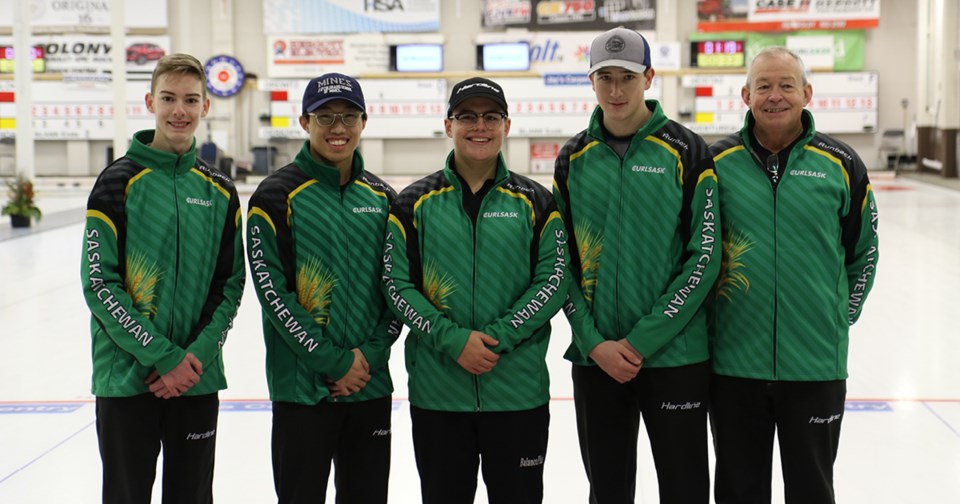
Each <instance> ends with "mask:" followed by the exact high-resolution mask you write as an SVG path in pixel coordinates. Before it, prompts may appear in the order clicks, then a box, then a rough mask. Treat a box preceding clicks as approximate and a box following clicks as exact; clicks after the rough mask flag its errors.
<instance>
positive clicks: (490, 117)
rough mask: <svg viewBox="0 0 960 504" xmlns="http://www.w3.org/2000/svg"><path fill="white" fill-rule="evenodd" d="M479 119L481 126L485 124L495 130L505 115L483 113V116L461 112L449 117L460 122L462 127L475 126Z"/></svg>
mask: <svg viewBox="0 0 960 504" xmlns="http://www.w3.org/2000/svg"><path fill="white" fill-rule="evenodd" d="M481 118H482V119H483V124H486V125H487V126H490V127H491V128H496V127H498V126H500V124H501V123H503V120H504V119H506V118H507V114H505V113H503V112H485V113H483V114H477V113H475V112H462V113H460V114H455V115H451V116H450V117H449V119H456V120H458V121H460V122H461V123H463V125H464V126H476V125H477V122H478V121H479V120H480V119H481Z"/></svg>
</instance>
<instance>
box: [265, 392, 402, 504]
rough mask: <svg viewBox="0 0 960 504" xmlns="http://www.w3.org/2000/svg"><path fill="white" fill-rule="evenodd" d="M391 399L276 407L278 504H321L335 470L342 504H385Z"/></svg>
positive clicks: (274, 410) (339, 503)
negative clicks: (331, 471)
mask: <svg viewBox="0 0 960 504" xmlns="http://www.w3.org/2000/svg"><path fill="white" fill-rule="evenodd" d="M392 405H393V401H392V399H391V398H390V397H389V396H388V397H382V398H379V399H371V400H369V401H360V402H344V401H331V400H327V399H324V400H323V401H320V402H319V403H318V404H316V405H312V406H308V405H303V404H296V403H290V402H280V401H276V402H274V403H273V441H272V448H273V486H274V489H275V490H276V492H277V500H278V502H279V503H280V504H287V503H291V504H293V503H307V502H309V503H323V502H325V501H326V496H327V480H328V479H329V478H330V461H331V460H332V461H333V464H334V466H335V467H336V469H335V472H334V479H333V481H334V485H336V488H337V503H338V504H385V503H386V502H387V481H388V480H389V478H390V440H391V432H390V413H391V408H392Z"/></svg>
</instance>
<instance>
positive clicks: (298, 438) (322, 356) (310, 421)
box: [247, 73, 402, 504]
mask: <svg viewBox="0 0 960 504" xmlns="http://www.w3.org/2000/svg"><path fill="white" fill-rule="evenodd" d="M366 124H367V114H366V102H365V101H364V98H363V90H362V88H361V87H360V83H359V82H358V81H357V80H356V79H354V78H353V77H349V76H347V75H343V74H339V73H328V74H325V75H321V76H320V77H317V78H314V79H312V80H311V81H310V82H309V83H308V84H307V87H306V89H304V92H303V109H302V115H301V116H300V126H301V127H302V128H303V130H304V131H306V132H307V134H308V135H309V138H308V139H307V140H306V141H305V142H304V143H303V147H302V148H301V149H300V152H299V153H298V154H297V156H296V158H294V160H293V162H292V163H290V164H288V165H287V166H284V167H283V168H280V169H279V170H277V171H276V172H275V173H273V174H271V175H270V176H268V177H267V178H266V179H265V180H264V181H263V182H262V183H261V184H260V186H259V187H258V188H257V190H256V192H254V194H253V196H251V198H250V205H249V212H248V218H247V232H248V236H249V237H250V239H249V241H248V242H247V245H248V248H247V256H248V258H249V260H250V265H251V266H250V268H251V271H252V272H254V277H255V278H256V281H255V282H254V285H255V289H256V292H257V298H258V300H259V301H260V304H261V307H262V317H263V333H264V340H265V342H266V347H267V350H266V353H267V383H268V385H269V390H270V399H271V400H272V401H273V436H272V450H273V479H274V488H275V489H276V492H277V500H278V502H280V503H291V502H323V501H324V498H325V496H326V493H327V481H328V479H329V475H330V463H331V461H332V462H333V465H334V466H335V467H336V487H337V502H363V503H374V504H385V503H386V502H387V482H388V478H389V473H390V442H391V441H390V440H391V434H390V432H391V420H390V414H391V398H390V395H391V393H392V392H393V382H392V381H391V379H390V373H389V370H388V368H387V360H388V356H389V351H390V346H391V345H392V344H393V342H394V341H395V340H396V338H397V336H399V334H400V328H401V327H402V325H401V324H400V323H399V322H397V321H396V320H394V319H393V317H392V316H391V315H390V314H389V312H388V311H387V308H386V301H385V300H384V297H383V295H382V294H381V292H380V278H381V270H382V261H381V257H382V252H383V233H384V227H385V226H386V221H387V216H388V214H389V209H390V204H391V201H392V200H393V198H394V196H395V194H396V193H395V192H394V190H393V189H392V188H391V187H390V186H389V185H387V184H386V183H385V182H384V181H383V180H381V179H380V178H378V177H376V176H374V175H373V174H371V173H369V172H368V171H366V170H365V169H364V162H363V157H362V156H361V155H360V152H359V150H358V149H357V147H358V146H359V143H360V134H361V132H362V131H363V129H364V128H365V127H366Z"/></svg>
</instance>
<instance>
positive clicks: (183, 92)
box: [145, 72, 210, 154]
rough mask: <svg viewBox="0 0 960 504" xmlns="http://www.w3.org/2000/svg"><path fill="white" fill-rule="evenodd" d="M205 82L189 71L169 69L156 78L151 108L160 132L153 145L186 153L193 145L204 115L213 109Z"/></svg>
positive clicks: (149, 97)
mask: <svg viewBox="0 0 960 504" xmlns="http://www.w3.org/2000/svg"><path fill="white" fill-rule="evenodd" d="M204 91H205V90H204V87H203V82H201V80H200V78H199V77H197V76H196V75H194V74H191V73H188V72H169V73H165V74H163V75H160V76H158V77H157V79H156V86H155V88H154V90H153V93H147V95H146V97H145V101H146V104H147V110H149V111H150V112H153V113H154V115H156V133H155V134H154V136H153V143H152V144H150V146H151V147H153V148H154V149H157V150H162V151H166V152H173V153H175V154H183V153H184V152H186V151H188V150H190V146H192V145H193V134H194V133H195V132H196V131H197V127H198V126H200V119H202V118H203V117H205V116H206V115H207V112H208V111H209V110H210V99H209V98H207V97H206V93H205V92H204Z"/></svg>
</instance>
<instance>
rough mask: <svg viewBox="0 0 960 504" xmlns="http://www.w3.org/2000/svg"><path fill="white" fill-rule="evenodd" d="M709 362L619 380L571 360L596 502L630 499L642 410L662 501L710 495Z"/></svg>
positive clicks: (690, 501)
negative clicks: (622, 382)
mask: <svg viewBox="0 0 960 504" xmlns="http://www.w3.org/2000/svg"><path fill="white" fill-rule="evenodd" d="M709 394H710V367H709V363H707V362H702V363H699V364H692V365H689V366H679V367H670V368H646V367H645V368H642V369H641V370H640V373H639V374H638V375H637V377H636V378H634V379H633V380H631V381H629V382H627V383H624V384H620V383H617V382H616V380H614V379H613V378H611V377H610V375H608V374H607V373H605V372H604V371H603V370H602V369H600V367H599V366H578V365H574V366H573V398H574V405H575V406H576V410H577V432H578V433H579V437H580V454H581V456H582V457H583V466H584V468H585V469H586V472H587V479H588V480H590V503H591V504H632V503H633V502H634V497H635V495H636V486H637V437H638V436H639V430H640V418H641V415H642V417H643V423H644V426H645V427H646V429H647V436H648V437H649V439H650V450H651V452H652V454H653V462H654V465H655V466H656V468H657V482H658V484H659V487H660V502H661V503H662V504H706V503H707V502H709V500H710V469H709V461H708V459H707V448H708V447H707V401H708V400H709Z"/></svg>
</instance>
